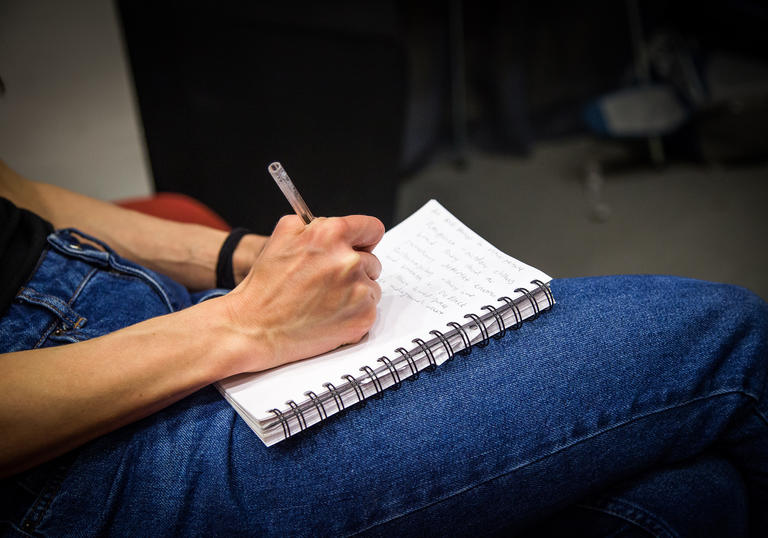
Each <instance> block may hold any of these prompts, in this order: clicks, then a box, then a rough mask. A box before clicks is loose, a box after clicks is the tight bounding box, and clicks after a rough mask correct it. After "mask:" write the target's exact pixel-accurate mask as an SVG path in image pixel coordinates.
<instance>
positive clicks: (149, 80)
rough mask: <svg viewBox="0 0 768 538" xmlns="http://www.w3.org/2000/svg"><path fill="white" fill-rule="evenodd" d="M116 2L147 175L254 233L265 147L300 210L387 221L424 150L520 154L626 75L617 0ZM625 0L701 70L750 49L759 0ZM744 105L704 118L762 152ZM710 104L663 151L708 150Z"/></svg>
mask: <svg viewBox="0 0 768 538" xmlns="http://www.w3.org/2000/svg"><path fill="white" fill-rule="evenodd" d="M118 5H119V12H120V16H121V20H122V24H123V28H124V36H125V40H126V43H127V49H128V52H129V57H130V63H131V66H132V70H133V75H134V79H135V84H136V90H137V95H138V101H139V104H140V110H141V116H142V121H143V124H144V130H145V133H146V140H147V144H148V149H149V157H150V162H151V168H152V174H153V176H154V181H155V184H156V188H157V190H158V191H179V192H184V193H187V194H190V195H192V196H195V197H197V198H199V199H200V200H202V201H204V202H206V203H207V204H209V205H210V206H212V207H213V208H214V209H215V210H217V211H218V212H219V213H221V214H222V215H223V216H224V217H225V218H226V219H227V220H228V221H229V222H230V223H232V224H234V225H244V226H249V227H251V228H253V229H255V230H259V231H261V232H265V233H266V232H268V231H269V230H270V229H271V227H272V225H273V224H274V222H275V220H276V218H277V217H278V216H279V215H281V214H283V213H285V212H288V211H289V209H288V206H287V204H286V202H285V201H284V200H283V199H282V196H281V194H280V193H279V191H278V190H277V189H276V188H275V186H274V185H273V184H271V181H270V180H269V178H268V176H267V175H266V173H265V168H266V166H267V164H269V163H270V162H272V161H273V160H280V161H282V162H283V164H284V165H285V167H286V169H287V170H288V172H289V174H290V175H291V176H292V177H293V178H294V181H295V182H296V184H297V186H298V187H299V189H300V190H301V192H302V193H303V194H304V198H305V199H306V200H308V201H310V205H311V208H312V210H313V211H314V212H315V213H316V214H319V215H333V214H346V213H350V212H359V213H369V214H374V215H377V216H379V217H380V218H381V219H382V220H384V222H385V223H386V224H388V225H389V224H391V223H392V222H393V220H394V207H395V193H396V189H397V185H398V183H399V182H400V181H402V179H403V178H407V177H408V176H409V175H410V174H413V173H415V172H417V171H418V170H419V169H420V168H421V167H422V166H424V165H425V164H426V163H428V162H429V161H430V159H432V158H434V156H435V155H436V154H440V152H441V151H444V152H445V151H447V152H449V153H451V154H452V155H453V157H454V158H455V159H456V161H457V163H458V164H459V165H461V164H462V163H463V162H464V160H465V156H466V151H468V150H473V149H479V150H482V151H486V152H493V153H498V154H516V155H520V154H523V155H524V154H527V153H529V152H530V151H531V150H532V148H534V147H535V145H536V143H537V142H540V141H542V140H550V139H555V138H558V137H566V136H573V135H575V134H579V133H585V132H588V127H587V125H586V124H585V122H584V120H583V109H584V107H585V105H586V104H587V103H589V102H590V100H594V99H596V98H597V97H598V96H600V95H601V94H604V93H606V92H610V91H614V90H617V89H619V88H622V87H627V86H632V85H633V84H636V83H637V81H636V80H633V77H632V72H633V71H632V66H633V63H634V62H636V61H637V57H636V56H633V47H632V40H631V34H630V28H629V22H628V21H629V18H628V11H629V10H630V9H631V7H632V4H631V3H630V2H611V1H603V2H588V3H583V2H552V1H539V2H467V3H466V4H462V3H461V2H418V3H409V2H386V1H376V2H364V3H360V2H351V1H349V2H347V1H335V2H322V3H311V2H295V1H294V2H291V1H287V2H285V1H282V2H260V3H249V4H246V5H241V3H234V2H231V3H230V2H217V3H206V4H199V5H187V4H183V5H182V4H174V5H167V4H164V3H157V2H146V1H128V0H126V1H120V2H119V3H118ZM637 5H638V6H639V14H640V19H641V22H642V25H643V29H644V33H645V35H646V36H647V37H650V36H652V35H654V34H655V33H657V32H659V31H664V32H667V34H670V35H673V36H675V37H676V38H677V39H678V40H679V41H680V42H681V43H683V45H682V48H683V49H684V50H685V53H686V54H688V55H689V56H690V57H691V58H692V59H693V61H694V62H695V64H696V65H697V66H698V67H699V68H700V69H702V70H703V69H704V67H705V66H706V61H707V58H708V54H709V53H710V52H711V51H723V50H724V51H728V52H731V53H735V54H739V55H743V56H745V57H748V58H752V59H755V58H757V59H765V56H766V51H768V43H766V40H767V39H768V38H767V37H766V36H767V35H768V33H767V32H765V31H764V28H765V27H766V23H767V22H768V20H767V18H768V17H767V12H766V8H765V7H763V6H762V5H761V4H759V3H753V2H728V3H721V4H719V5H717V6H709V5H706V6H705V5H701V4H689V5H688V4H686V3H672V2H669V3H668V2H658V1H643V2H639V3H638V4H637ZM457 77H458V78H457ZM656 78H657V79H658V78H660V77H656ZM456 80H460V81H461V84H460V85H457V83H456ZM457 92H459V93H458V94H457ZM457 96H458V98H459V101H460V104H459V109H457V108H456V106H457V100H456V97H457ZM682 98H683V99H685V96H682ZM751 107H752V108H751V109H750V110H751V112H750V114H746V115H744V114H742V116H749V117H751V123H743V122H745V121H747V122H748V121H749V120H748V119H746V118H745V117H742V118H741V119H739V118H732V117H730V116H732V114H731V115H729V114H728V113H726V114H725V116H726V118H725V120H723V119H722V118H720V120H719V122H720V123H719V124H717V122H715V123H716V126H715V129H718V128H721V127H722V124H723V123H726V124H727V125H728V128H729V130H730V132H731V133H732V136H738V134H739V132H740V131H743V130H744V129H746V127H747V126H748V127H749V130H750V132H749V136H748V137H744V139H745V140H744V143H743V144H742V146H744V147H745V151H744V152H740V151H739V148H740V147H742V146H738V144H737V146H738V147H737V150H736V151H735V152H734V151H731V152H730V153H728V154H726V155H725V158H728V159H730V160H739V159H747V160H751V161H755V160H757V161H759V160H761V159H764V158H765V154H766V153H765V152H766V148H765V144H764V143H763V144H756V147H750V148H746V146H747V145H749V143H748V140H752V141H754V140H755V139H760V138H761V137H762V139H763V140H765V139H768V132H767V131H766V130H765V128H764V127H761V126H762V125H765V124H767V123H768V122H762V121H756V120H755V117H757V118H760V119H762V118H765V119H768V117H767V116H766V107H765V99H763V100H762V101H761V100H758V102H757V103H752V105H751ZM692 108H693V107H692ZM712 109H715V111H716V110H717V109H716V107H714V106H711V107H709V109H707V107H700V106H698V104H697V106H696V107H695V114H693V115H692V119H691V120H690V121H689V122H688V123H687V124H686V126H685V128H684V129H681V130H680V131H679V132H676V133H674V134H673V135H671V136H668V137H667V139H668V141H667V144H666V147H667V155H666V158H667V159H673V160H674V159H686V160H703V159H707V158H710V157H711V158H715V159H717V158H718V155H717V152H714V153H712V152H711V151H710V154H711V155H709V156H708V155H704V154H703V153H702V146H703V144H702V139H703V138H706V137H707V136H708V134H707V133H708V132H711V130H712V129H711V126H710V127H708V128H709V131H707V130H706V128H704V132H703V133H702V129H703V128H702V126H701V123H702V120H701V118H703V117H706V115H707V114H710V116H711V115H712V113H713V112H712ZM715 114H716V112H715ZM740 121H741V122H742V123H739V122H740ZM710 123H711V121H710ZM740 125H744V126H745V127H744V129H740ZM755 129H758V132H754V130H755ZM759 129H762V130H759ZM633 143H634V144H635V145H637V144H636V141H627V144H628V145H631V144H633ZM753 145H755V144H753ZM639 147H640V154H641V155H640V157H639V160H640V161H641V162H642V160H643V159H644V156H643V155H642V152H643V150H642V144H640V145H639ZM742 153H743V154H742ZM710 160H711V159H710ZM233 193H234V194H233Z"/></svg>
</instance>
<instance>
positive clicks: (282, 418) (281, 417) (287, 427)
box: [269, 409, 291, 439]
mask: <svg viewBox="0 0 768 538" xmlns="http://www.w3.org/2000/svg"><path fill="white" fill-rule="evenodd" d="M269 412H270V413H274V414H275V416H276V417H277V420H279V421H280V425H281V426H282V427H283V436H284V437H285V438H286V439H288V438H289V437H290V436H291V426H290V425H289V424H288V421H287V420H286V418H285V415H283V412H282V411H280V410H279V409H270V410H269Z"/></svg>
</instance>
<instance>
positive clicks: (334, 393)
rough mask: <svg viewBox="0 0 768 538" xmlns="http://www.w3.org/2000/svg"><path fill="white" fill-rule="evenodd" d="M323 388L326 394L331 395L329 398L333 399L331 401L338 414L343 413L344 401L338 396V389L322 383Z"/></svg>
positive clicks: (331, 384)
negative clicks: (334, 404)
mask: <svg viewBox="0 0 768 538" xmlns="http://www.w3.org/2000/svg"><path fill="white" fill-rule="evenodd" d="M323 386H324V387H325V388H326V389H328V392H330V393H331V396H332V397H333V401H334V402H335V403H336V410H337V411H338V412H342V411H344V399H343V398H342V397H341V394H339V391H338V389H337V388H336V387H335V386H334V384H333V383H323Z"/></svg>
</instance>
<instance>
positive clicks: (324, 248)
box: [222, 215, 384, 371]
mask: <svg viewBox="0 0 768 538" xmlns="http://www.w3.org/2000/svg"><path fill="white" fill-rule="evenodd" d="M383 234H384V226H383V224H382V223H381V222H380V221H379V220H378V219H375V218H372V217H365V216H361V215H353V216H348V217H336V218H319V219H316V220H314V221H312V223H310V224H309V225H305V224H304V223H303V222H302V220H301V219H300V218H299V217H297V216H293V215H291V216H286V217H283V218H282V219H280V221H279V222H278V224H277V227H276V228H275V230H274V232H273V233H272V236H271V237H270V238H269V239H268V240H267V241H266V243H265V244H264V247H263V249H262V251H261V253H260V254H259V256H258V258H257V260H256V263H255V264H254V265H253V267H252V268H251V271H250V272H249V273H248V276H247V277H246V278H245V280H243V282H242V283H241V284H240V285H238V286H237V287H236V288H235V289H234V290H232V292H230V293H229V294H227V295H226V296H225V297H223V298H222V300H225V301H226V302H227V311H228V313H229V316H230V318H231V321H232V326H233V328H234V329H235V330H237V331H238V332H240V333H241V334H244V335H246V336H247V337H248V338H250V339H252V341H254V343H255V342H258V344H259V345H258V346H256V345H254V346H253V349H261V350H262V353H261V354H260V355H261V356H259V357H255V356H254V357H248V356H246V357H244V363H243V364H242V365H241V367H242V371H255V370H262V369H266V368H271V367H273V366H277V365H280V364H284V363H287V362H292V361H296V360H299V359H303V358H306V357H311V356H314V355H318V354H320V353H324V352H326V351H330V350H332V349H334V348H336V347H338V346H340V345H342V344H348V343H353V342H357V341H358V340H360V338H362V337H363V336H364V335H365V334H366V333H367V332H368V330H369V329H370V327H371V325H373V322H374V321H375V319H376V305H377V303H378V302H379V299H380V298H381V288H380V287H379V285H378V284H377V283H376V282H375V280H376V279H377V278H378V276H379V274H380V273H381V264H380V263H379V260H378V259H377V258H376V256H374V255H373V254H372V253H371V251H372V250H373V247H375V246H376V244H377V243H378V242H379V241H380V240H381V237H382V235H383ZM264 350H266V356H264Z"/></svg>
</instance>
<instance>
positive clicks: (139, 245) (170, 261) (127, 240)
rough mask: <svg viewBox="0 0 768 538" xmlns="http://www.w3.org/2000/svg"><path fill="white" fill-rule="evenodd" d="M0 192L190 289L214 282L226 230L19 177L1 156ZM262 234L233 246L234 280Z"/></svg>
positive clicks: (256, 248) (244, 269) (242, 273)
mask: <svg viewBox="0 0 768 538" xmlns="http://www.w3.org/2000/svg"><path fill="white" fill-rule="evenodd" d="M0 196H3V197H5V198H8V199H9V200H11V201H12V202H13V203H14V204H16V205H17V206H19V207H23V208H25V209H29V210H30V211H32V212H33V213H37V214H38V215H40V216H41V217H43V218H44V219H46V220H47V221H49V222H50V223H51V224H53V226H54V227H56V228H66V227H73V228H78V229H80V230H82V231H83V232H85V233H87V234H90V235H93V236H95V237H98V238H99V239H102V240H103V241H105V242H106V243H108V244H109V245H110V246H112V247H113V248H114V249H115V250H116V251H117V252H118V253H119V254H120V255H122V256H124V257H126V258H128V259H130V260H133V261H135V262H137V263H139V264H141V265H143V266H145V267H148V268H150V269H153V270H155V271H158V272H160V273H163V274H166V275H168V276H170V277H171V278H173V279H174V280H176V281H177V282H180V283H182V284H184V285H185V286H187V287H188V288H190V289H206V288H212V287H214V286H215V283H216V277H215V271H216V261H217V257H218V253H219V249H220V248H221V245H222V243H223V242H224V239H225V238H226V236H227V234H226V232H223V231H221V230H214V229H213V228H208V227H206V226H200V225H197V224H183V223H178V222H172V221H168V220H164V219H159V218H156V217H152V216H149V215H144V214H142V213H138V212H136V211H131V210H128V209H123V208H121V207H119V206H116V205H114V204H110V203H108V202H102V201H100V200H96V199H94V198H89V197H88V196H84V195H82V194H77V193H74V192H71V191H68V190H66V189H62V188H61V187H56V186H54V185H48V184H46V183H38V182H35V181H30V180H28V179H25V178H23V177H22V176H21V175H19V174H17V173H16V172H14V171H13V170H11V169H10V168H9V167H8V166H7V165H6V164H5V163H4V162H3V161H2V160H0ZM266 239H267V238H266V237H264V236H260V235H255V234H249V235H246V236H245V237H243V239H242V241H241V242H240V244H239V245H238V248H237V250H235V253H234V257H233V265H234V269H235V282H240V281H241V280H242V279H243V278H245V275H246V274H248V270H249V269H250V267H251V265H252V264H253V261H254V259H255V258H256V255H258V253H259V251H260V250H261V248H262V247H263V245H264V242H265V241H266Z"/></svg>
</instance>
